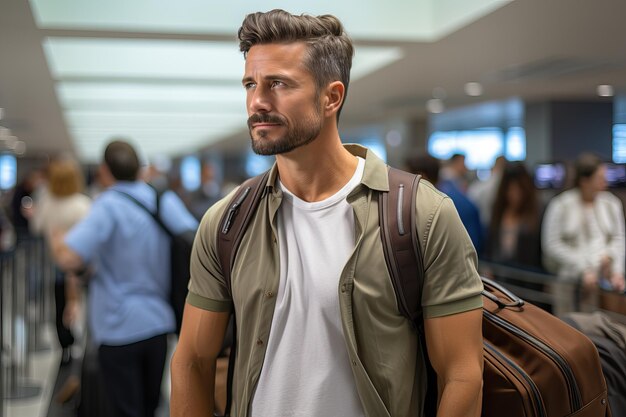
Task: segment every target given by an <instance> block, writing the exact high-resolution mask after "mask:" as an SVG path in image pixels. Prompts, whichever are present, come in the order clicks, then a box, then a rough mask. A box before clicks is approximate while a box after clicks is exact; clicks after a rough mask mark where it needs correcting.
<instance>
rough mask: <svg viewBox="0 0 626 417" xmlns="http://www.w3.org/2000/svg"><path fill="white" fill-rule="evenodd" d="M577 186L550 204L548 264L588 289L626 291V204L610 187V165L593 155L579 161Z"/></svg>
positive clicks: (545, 228)
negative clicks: (603, 288)
mask: <svg viewBox="0 0 626 417" xmlns="http://www.w3.org/2000/svg"><path fill="white" fill-rule="evenodd" d="M575 171H576V179H575V187H574V188H573V189H571V190H568V191H565V192H563V193H561V194H559V195H558V196H556V197H554V198H553V199H552V200H551V201H550V202H549V204H548V207H547V209H546V214H545V218H544V221H543V227H542V247H543V252H544V264H545V266H546V268H548V269H549V270H550V271H551V272H554V273H556V274H558V276H559V277H560V278H561V279H563V280H567V281H570V282H580V283H581V284H582V287H583V290H584V291H586V292H590V291H591V292H595V290H596V289H597V288H598V286H600V285H601V286H607V287H610V288H612V289H614V290H616V291H619V292H623V291H624V256H625V252H626V247H625V243H624V208H623V207H622V203H621V201H620V200H619V199H618V198H617V197H615V196H614V195H613V194H611V193H609V192H607V191H605V189H606V186H607V184H606V179H605V174H606V167H605V165H604V164H603V163H602V161H601V160H600V158H598V157H597V156H595V155H593V154H588V153H585V154H582V155H580V157H579V158H578V159H577V160H576V163H575Z"/></svg>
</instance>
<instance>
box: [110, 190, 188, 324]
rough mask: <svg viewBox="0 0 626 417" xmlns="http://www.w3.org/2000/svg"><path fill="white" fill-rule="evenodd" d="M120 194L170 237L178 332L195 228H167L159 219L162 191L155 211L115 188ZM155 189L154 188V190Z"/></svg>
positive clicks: (172, 303) (171, 299)
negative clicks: (172, 229) (179, 231)
mask: <svg viewBox="0 0 626 417" xmlns="http://www.w3.org/2000/svg"><path fill="white" fill-rule="evenodd" d="M115 191H117V192H118V193H119V194H122V195H123V196H125V197H126V198H128V199H129V200H130V201H132V202H133V203H135V204H136V205H137V206H139V207H140V208H142V209H143V210H145V211H146V212H147V213H148V214H149V215H150V216H151V217H152V218H153V219H154V221H155V222H156V223H157V224H158V225H159V227H161V229H163V231H165V233H166V234H167V235H168V236H169V238H170V296H169V303H170V306H171V307H172V310H174V317H175V318H176V334H177V335H179V334H180V329H181V325H182V322H183V310H184V308H185V300H186V298H187V286H188V284H189V277H190V271H189V261H190V259H191V249H192V246H193V240H194V238H195V236H196V231H195V230H185V231H184V232H182V233H174V232H172V231H171V230H169V229H168V228H167V226H166V225H165V223H163V221H162V220H161V211H160V205H161V204H160V203H161V196H162V195H163V192H162V191H157V193H156V195H157V196H156V212H154V213H153V212H152V211H150V210H148V208H147V207H146V206H144V205H143V204H141V203H140V202H139V201H138V200H137V199H136V198H135V197H133V196H132V195H130V194H127V193H125V192H123V191H120V190H115ZM155 191H156V190H155Z"/></svg>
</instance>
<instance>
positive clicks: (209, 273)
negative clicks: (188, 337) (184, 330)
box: [187, 198, 232, 312]
mask: <svg viewBox="0 0 626 417" xmlns="http://www.w3.org/2000/svg"><path fill="white" fill-rule="evenodd" d="M228 201H229V200H228V198H226V199H224V200H222V201H220V202H218V203H216V204H215V205H213V206H212V207H211V208H210V209H209V210H208V211H207V213H206V214H205V215H204V217H203V218H202V221H201V222H200V226H199V228H198V233H196V238H195V240H194V243H193V249H192V251H191V264H190V274H191V278H190V280H189V295H188V296H187V302H188V303H189V304H191V305H193V306H194V307H198V308H201V309H204V310H209V311H216V312H225V311H230V309H231V308H232V307H231V306H232V301H231V300H232V298H231V295H230V293H229V291H228V287H227V286H226V282H225V280H224V276H223V274H222V268H221V266H220V262H219V259H218V256H217V250H216V241H217V233H218V226H219V221H220V218H221V215H222V213H223V210H224V209H225V207H226V205H227V204H228Z"/></svg>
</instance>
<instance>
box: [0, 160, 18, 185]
mask: <svg viewBox="0 0 626 417" xmlns="http://www.w3.org/2000/svg"><path fill="white" fill-rule="evenodd" d="M16 180H17V160H16V159H15V156H14V155H8V154H5V155H0V190H8V189H11V188H13V187H15V182H16Z"/></svg>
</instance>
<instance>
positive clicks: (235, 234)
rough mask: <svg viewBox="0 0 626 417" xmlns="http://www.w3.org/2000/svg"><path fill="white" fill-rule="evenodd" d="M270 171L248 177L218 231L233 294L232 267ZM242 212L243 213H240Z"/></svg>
mask: <svg viewBox="0 0 626 417" xmlns="http://www.w3.org/2000/svg"><path fill="white" fill-rule="evenodd" d="M268 176H269V171H266V172H265V173H263V174H261V175H257V176H256V177H252V178H249V179H247V180H246V181H245V182H244V183H243V184H241V186H240V187H239V190H238V191H237V192H236V193H235V195H234V196H233V198H232V199H231V200H230V202H229V203H228V210H226V211H225V212H224V214H223V215H222V218H221V220H220V223H219V230H218V232H217V235H218V236H217V257H218V259H219V261H220V266H221V267H222V274H223V275H224V281H225V282H226V286H227V287H228V292H229V293H230V294H232V288H231V275H230V273H231V269H232V267H233V264H234V261H235V255H236V254H237V249H239V244H240V243H241V239H242V238H243V235H244V233H245V231H246V229H247V228H248V224H249V223H250V219H251V218H252V215H253V214H254V213H255V212H256V209H257V207H258V206H259V202H260V201H261V198H262V197H263V196H264V195H265V192H264V190H265V184H266V183H267V178H268ZM240 212H241V213H240Z"/></svg>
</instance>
